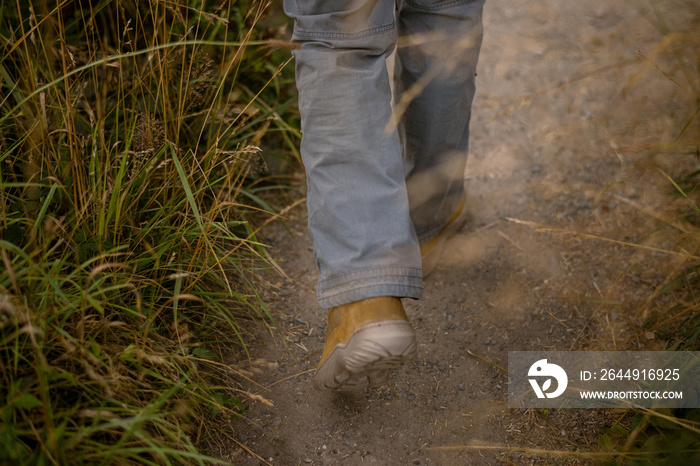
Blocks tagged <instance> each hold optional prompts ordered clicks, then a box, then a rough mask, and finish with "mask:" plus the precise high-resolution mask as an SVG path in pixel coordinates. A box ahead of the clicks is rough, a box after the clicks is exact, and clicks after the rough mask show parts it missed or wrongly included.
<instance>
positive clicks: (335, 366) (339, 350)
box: [314, 321, 417, 390]
mask: <svg viewBox="0 0 700 466" xmlns="http://www.w3.org/2000/svg"><path fill="white" fill-rule="evenodd" d="M416 352H417V345H416V336H415V332H414V331H413V327H411V324H409V323H408V322H403V321H385V322H377V323H373V324H370V325H366V326H364V327H362V328H360V329H358V330H356V331H355V333H353V334H352V336H351V337H350V339H349V340H348V343H347V344H345V345H343V344H338V345H336V347H335V348H333V351H332V352H331V354H330V355H329V356H328V358H326V360H325V361H324V362H323V364H322V365H321V366H320V367H319V368H318V370H317V371H316V375H315V377H314V387H315V388H316V389H318V390H328V389H361V388H370V387H377V386H380V385H383V384H385V383H386V381H387V379H388V378H389V371H390V370H391V369H396V368H398V367H400V366H401V365H402V364H404V363H405V362H407V361H409V360H411V359H412V358H414V357H415V355H416Z"/></svg>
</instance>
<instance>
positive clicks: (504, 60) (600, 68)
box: [219, 0, 675, 465]
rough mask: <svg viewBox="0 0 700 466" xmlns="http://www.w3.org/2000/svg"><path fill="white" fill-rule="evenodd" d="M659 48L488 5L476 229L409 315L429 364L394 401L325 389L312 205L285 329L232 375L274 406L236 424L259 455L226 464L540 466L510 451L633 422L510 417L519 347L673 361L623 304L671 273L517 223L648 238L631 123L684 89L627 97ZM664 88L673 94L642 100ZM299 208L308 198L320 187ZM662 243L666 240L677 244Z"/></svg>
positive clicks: (610, 6)
mask: <svg viewBox="0 0 700 466" xmlns="http://www.w3.org/2000/svg"><path fill="white" fill-rule="evenodd" d="M659 38H660V36H659V34H658V32H657V31H656V30H655V29H654V28H653V27H652V26H651V25H650V24H649V23H648V22H647V21H646V20H645V19H643V18H642V16H641V15H640V14H639V13H638V12H637V11H635V9H633V8H631V6H630V4H629V3H627V2H623V1H609V0H591V1H587V2H581V1H575V0H541V1H534V2H533V1H525V0H489V1H488V2H487V4H486V7H485V37H484V44H483V49H482V53H481V58H480V66H479V69H478V78H477V80H478V81H477V86H478V87H477V97H476V100H475V102H474V109H473V117H472V123H471V130H472V133H471V134H472V139H471V145H470V156H469V157H470V158H469V163H468V167H467V173H466V176H467V189H468V202H469V206H470V215H471V216H470V219H469V221H468V222H467V223H466V225H465V226H464V228H463V229H462V230H461V231H460V232H459V234H458V235H457V236H456V237H454V238H453V239H452V240H450V241H449V242H448V243H447V247H446V251H447V254H445V256H444V262H443V264H442V265H440V266H439V267H438V268H437V269H436V271H435V272H433V274H432V275H430V276H429V278H428V279H427V280H426V282H425V296H424V298H423V299H422V300H420V301H410V300H405V301H404V303H405V306H406V309H407V313H408V315H409V318H410V320H411V322H412V324H413V325H414V327H415V329H416V332H417V338H418V342H419V353H418V357H417V358H416V360H415V361H414V362H413V363H412V364H410V365H408V366H406V367H404V368H402V369H401V370H400V371H397V372H396V373H394V374H392V376H391V378H390V382H389V385H388V386H387V387H384V388H381V389H377V390H370V391H366V392H346V393H332V392H317V391H314V390H312V388H311V377H312V375H313V369H314V368H315V366H316V364H317V362H318V360H319V358H320V352H321V349H322V347H323V336H324V331H325V312H323V311H322V310H320V309H319V308H318V305H317V302H316V298H315V285H316V279H317V270H316V266H315V263H314V258H313V252H312V248H311V242H310V240H309V238H308V234H307V230H306V214H305V205H304V204H302V205H301V206H300V207H298V208H295V209H294V210H292V211H291V212H290V213H289V220H288V221H287V222H286V225H287V227H288V228H289V230H290V231H288V230H286V229H285V228H283V227H282V226H281V225H279V224H277V225H274V226H273V227H272V228H270V229H268V231H267V232H266V236H265V241H267V242H268V244H271V245H272V246H273V249H272V251H271V255H272V257H275V258H279V259H280V262H279V266H280V268H281V269H283V270H284V272H285V273H286V274H287V275H288V278H285V277H282V276H280V275H275V276H271V275H266V276H265V277H264V278H265V280H268V281H270V282H271V283H272V284H273V286H272V287H271V291H270V294H269V296H268V297H267V298H266V301H267V303H268V305H269V307H270V308H271V309H272V310H273V312H274V315H275V318H276V321H277V323H278V325H279V330H280V332H281V335H280V333H279V332H277V331H276V330H274V331H272V332H270V331H269V330H268V329H267V328H265V326H263V325H262V324H260V325H259V326H258V327H257V328H256V329H254V330H253V331H252V333H251V335H250V336H249V338H248V342H247V344H248V349H249V351H250V353H251V357H252V360H254V362H253V364H252V365H251V364H249V362H248V361H249V360H248V359H247V358H246V356H245V355H244V354H239V355H238V357H237V359H236V358H233V359H231V360H230V361H228V362H229V363H230V364H232V365H234V366H238V367H241V368H245V369H246V370H247V371H249V372H252V373H254V374H255V383H249V384H248V385H247V386H246V387H245V388H246V389H247V390H248V391H249V392H250V393H254V394H258V395H260V396H262V397H264V398H265V399H266V400H269V401H271V402H272V403H274V406H273V407H270V406H266V405H264V404H263V403H257V402H251V407H250V409H249V411H248V412H247V414H246V416H245V418H244V420H243V421H236V422H234V423H233V424H232V431H233V432H237V433H236V434H234V435H237V440H238V442H240V443H242V444H245V445H246V446H247V448H248V449H250V450H252V451H253V452H255V453H257V454H258V455H259V456H260V458H261V459H260V458H253V457H251V456H249V455H248V454H247V453H245V452H244V451H243V450H241V449H240V448H239V447H238V446H237V445H235V444H230V447H228V448H226V447H222V450H221V451H220V452H219V454H220V455H221V457H222V458H224V459H227V460H229V461H231V462H232V463H235V464H264V462H269V463H271V464H284V465H294V464H349V465H355V464H382V465H384V464H386V465H398V464H441V465H453V464H454V465H462V464H475V465H482V464H483V465H488V464H504V463H505V462H506V459H507V460H508V461H511V462H512V463H515V464H533V463H535V464H539V463H540V462H542V461H544V459H543V458H544V457H545V456H546V455H544V454H542V453H538V452H525V453H522V452H521V453H513V454H508V447H510V446H517V447H525V448H532V449H556V450H566V451H581V450H583V449H587V448H593V449H595V448H596V442H597V440H598V438H599V436H600V430H601V429H603V428H605V427H606V426H610V425H612V424H613V423H615V422H625V412H624V411H615V410H607V411H602V410H600V411H595V412H593V411H592V410H580V411H574V410H571V411H568V412H561V413H551V415H550V417H548V418H547V419H544V418H543V417H541V416H539V415H537V414H536V413H534V412H532V411H513V412H511V411H510V410H509V409H508V407H507V385H506V381H507V377H506V374H505V373H504V371H503V370H501V368H505V367H507V352H508V351H515V350H542V349H556V350H570V349H615V348H621V347H623V345H624V344H626V345H628V346H627V347H629V345H634V347H635V348H647V349H656V348H657V347H656V346H654V345H655V344H656V342H655V341H654V340H647V339H641V340H640V339H634V340H633V341H632V343H625V342H626V341H627V340H628V339H629V338H630V337H632V336H634V335H635V333H636V332H637V331H638V328H637V327H635V325H637V322H635V321H633V320H632V319H631V318H629V319H628V318H623V315H622V313H623V312H624V311H625V310H626V309H628V308H626V307H625V306H624V305H623V303H624V301H625V299H628V298H629V296H630V293H632V294H633V295H634V293H637V294H638V295H639V296H638V298H641V297H643V296H644V295H645V293H646V294H648V293H649V292H650V290H653V287H654V286H655V284H656V283H657V281H655V280H657V278H656V277H645V276H642V275H643V273H644V272H643V271H642V270H645V269H644V267H645V266H647V265H648V263H649V261H650V260H651V259H653V260H655V261H656V260H658V261H661V262H663V260H666V259H665V258H659V257H655V256H654V257H650V256H649V255H645V254H643V253H640V252H639V251H637V250H634V249H630V248H624V247H621V246H618V245H613V244H609V243H604V242H595V241H590V240H581V239H578V238H571V237H567V236H563V235H558V234H552V233H542V232H538V231H535V229H533V228H531V227H529V226H525V225H521V224H516V223H513V222H511V221H509V220H507V218H516V219H522V220H527V221H532V222H536V223H540V224H546V225H551V226H555V227H558V228H563V229H571V230H576V231H585V232H588V233H591V234H596V235H600V236H606V237H617V238H623V239H625V240H634V239H635V238H629V237H628V236H626V233H625V229H626V228H629V227H630V226H631V225H633V224H635V225H636V223H635V222H642V221H643V220H642V219H640V218H642V217H643V215H642V214H640V212H639V210H638V209H635V208H633V207H631V206H632V205H633V204H634V203H638V204H645V203H646V204H647V205H650V204H653V200H654V196H658V195H659V194H658V193H659V190H660V189H659V188H657V187H655V186H658V185H659V184H660V183H659V180H658V179H657V178H658V177H656V178H654V176H655V175H653V174H652V175H649V174H648V172H647V171H645V169H644V167H641V168H640V167H639V165H638V164H636V163H635V160H633V159H632V158H631V157H628V156H627V155H626V154H625V153H624V151H623V150H622V149H619V148H620V147H622V146H624V145H625V144H626V143H627V142H628V141H629V140H634V141H639V138H640V137H642V138H643V137H645V136H643V135H642V136H640V134H637V133H636V131H637V130H636V129H635V127H634V125H635V124H640V125H643V124H644V121H643V118H642V117H641V116H639V115H638V114H637V112H648V111H654V107H653V105H655V104H654V102H657V101H661V102H664V99H665V100H666V101H667V102H666V103H665V104H672V103H673V99H674V98H675V97H674V94H673V92H674V91H673V90H672V89H671V87H672V86H673V85H672V84H669V83H668V80H666V79H658V80H654V79H655V78H652V77H649V75H650V74H649V73H647V74H645V75H644V77H643V78H644V79H648V80H649V82H648V83H647V84H646V86H647V87H646V88H644V87H643V88H642V89H641V90H638V91H636V92H637V93H636V94H635V91H634V89H633V90H629V89H628V91H629V92H628V94H627V95H626V97H624V98H623V97H622V91H623V88H624V87H625V85H626V84H628V82H629V78H630V77H631V76H632V75H633V73H635V72H636V71H638V70H639V67H640V61H641V59H640V57H639V55H638V54H637V48H636V47H640V48H641V49H643V50H649V49H650V48H652V47H653V45H654V44H655V43H657V42H658V41H659ZM650 89H651V90H652V91H650ZM650 92H653V93H654V95H656V96H657V97H659V98H658V99H656V100H654V101H653V102H652V101H649V102H647V101H645V100H644V99H645V96H648V95H649V93H650ZM669 99H670V100H669ZM625 106H630V108H629V110H625ZM611 107H612V110H613V111H612V113H611ZM614 107H618V109H621V110H620V111H617V112H615V111H614V110H615V108H614ZM628 120H629V121H628ZM649 128H650V127H647V128H646V130H647V131H649V133H650V134H649V135H648V137H655V136H654V135H653V134H651V133H653V131H652V130H650V129H649ZM635 138H636V139H635ZM651 178H654V179H651ZM619 180H626V181H624V182H621V183H617V184H614V183H615V182H617V181H619ZM300 184H303V183H300ZM611 186H612V187H611ZM288 195H289V199H288V201H289V203H291V202H292V201H293V200H295V199H298V198H300V197H303V188H299V189H298V190H297V191H293V192H291V193H289V194H288ZM625 200H627V201H629V202H624V201H625ZM644 221H646V220H644ZM290 232H291V234H290ZM630 234H631V233H630ZM646 240H649V241H652V240H650V239H649V238H646ZM653 241H654V242H655V243H654V244H656V245H659V246H667V243H665V241H668V239H667V238H664V237H663V235H661V236H659V237H656V238H653ZM635 280H637V281H635ZM282 338H284V342H283V341H282ZM487 361H488V362H487ZM241 423H242V426H241ZM263 459H264V461H263ZM563 463H571V464H578V463H577V460H576V459H572V458H569V459H565V460H563Z"/></svg>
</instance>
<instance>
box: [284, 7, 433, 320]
mask: <svg viewBox="0 0 700 466" xmlns="http://www.w3.org/2000/svg"><path fill="white" fill-rule="evenodd" d="M394 8H395V3H394V1H393V0H313V1H305V0H285V11H286V12H287V14H288V15H289V16H291V17H293V18H294V20H295V25H294V35H293V41H295V42H296V43H298V44H299V45H300V48H299V49H297V50H295V51H294V55H295V57H296V80H297V87H298V89H299V111H300V113H301V119H302V142H301V154H302V159H303V162H304V165H305V169H306V173H307V183H308V193H307V204H308V210H309V232H310V234H311V237H312V240H313V244H314V251H315V253H316V259H317V263H318V267H319V270H320V278H319V284H318V300H319V304H320V305H321V307H324V308H330V307H333V306H339V305H343V304H347V303H351V302H355V301H358V300H362V299H366V298H371V297H378V296H394V297H410V298H419V297H420V296H421V294H422V290H423V288H422V286H423V285H422V276H421V265H420V251H419V247H418V241H417V238H416V235H415V232H414V230H413V228H412V223H411V219H410V216H409V208H408V197H407V192H406V185H405V179H404V171H403V166H402V155H401V149H400V142H399V138H398V135H397V133H396V131H394V132H387V131H386V130H385V128H386V126H387V123H388V122H389V120H390V118H391V94H390V85H389V78H388V73H387V69H386V58H387V56H388V55H389V54H390V53H391V52H392V50H393V48H394V46H395V41H396V24H395V19H394Z"/></svg>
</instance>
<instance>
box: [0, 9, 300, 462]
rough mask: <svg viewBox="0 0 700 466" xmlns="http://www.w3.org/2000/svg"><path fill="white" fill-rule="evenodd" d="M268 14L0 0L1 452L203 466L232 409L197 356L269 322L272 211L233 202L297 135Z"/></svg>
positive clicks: (32, 457) (1, 455) (19, 457)
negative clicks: (271, 44) (259, 219)
mask: <svg viewBox="0 0 700 466" xmlns="http://www.w3.org/2000/svg"><path fill="white" fill-rule="evenodd" d="M266 6H267V4H266V3H257V2H252V1H250V2H242V3H241V2H233V1H225V2H210V1H202V2H187V3H183V2H178V1H172V2H169V1H168V2H161V1H154V2H139V1H136V0H103V1H92V0H82V1H76V2H66V1H63V2H61V1H37V2H0V47H1V48H0V212H1V213H2V215H1V216H0V374H2V376H1V377H2V379H1V380H0V463H2V464H84V463H87V464H107V463H119V464H136V463H139V464H164V463H167V464H170V463H172V462H175V463H199V464H203V463H204V462H205V461H208V460H207V458H206V457H205V456H204V455H203V454H201V453H199V452H198V448H197V446H198V444H199V443H200V442H201V441H202V440H204V439H206V438H207V436H208V435H209V434H210V433H211V432H210V431H211V429H212V426H213V422H212V420H213V418H214V417H215V416H222V418H221V419H228V418H230V417H232V416H233V417H235V416H237V415H240V412H241V411H242V410H243V409H244V406H243V404H242V402H241V401H240V400H239V399H237V398H236V396H235V388H234V387H233V383H232V382H231V380H230V379H229V376H228V372H227V370H226V368H225V367H224V365H223V364H220V363H219V359H220V358H219V356H220V355H217V354H215V352H214V351H212V349H211V348H214V349H216V344H217V343H227V344H235V343H236V342H235V341H232V339H231V336H232V335H234V336H235V335H238V340H239V341H238V343H240V344H242V340H241V339H240V328H239V326H238V323H237V319H240V318H241V317H245V316H248V315H253V314H262V315H263V317H265V318H266V319H268V322H272V320H271V319H272V317H271V316H270V314H269V312H268V311H267V310H266V308H265V306H264V304H263V303H262V301H261V300H260V299H259V297H258V294H257V292H256V290H255V289H254V288H253V286H252V285H251V283H250V282H249V280H248V279H247V278H246V271H247V270H248V268H250V267H253V266H255V264H256V263H258V264H259V263H261V262H260V261H261V259H262V257H263V255H264V251H263V249H262V248H263V245H261V244H260V243H259V242H258V241H257V239H256V235H255V233H256V229H255V228H254V227H253V226H252V225H251V224H250V223H249V222H248V221H247V220H246V219H247V214H249V213H251V212H253V211H264V210H267V209H270V207H269V206H268V205H266V204H264V203H263V205H260V206H245V205H243V204H242V203H241V202H239V201H238V200H237V199H238V198H239V197H240V196H241V195H246V196H247V197H248V198H250V199H255V200H259V197H257V196H256V195H255V192H256V189H267V188H265V187H260V186H258V187H257V188H256V187H255V186H253V187H251V185H250V183H249V181H250V179H251V177H255V176H258V169H257V168H256V167H258V166H259V165H260V151H261V150H260V148H259V146H260V144H261V140H262V137H263V135H266V137H267V135H269V134H272V137H276V138H278V140H279V146H285V145H286V146H287V147H288V148H289V150H290V151H291V152H294V149H293V147H294V144H293V138H294V137H296V136H297V134H296V133H295V131H294V130H293V129H292V127H291V126H290V125H289V124H287V123H286V122H284V121H283V120H282V118H280V115H279V113H278V112H282V111H284V110H285V109H287V108H289V107H290V106H291V103H292V102H293V101H294V100H293V99H294V96H293V95H290V96H286V95H285V87H284V85H285V82H284V77H283V73H280V69H277V68H276V66H275V65H273V63H281V62H282V60H280V59H279V57H275V60H273V59H271V54H272V53H273V52H270V51H269V50H264V49H259V50H257V51H251V50H250V49H249V47H251V46H252V45H259V44H261V43H262V42H260V41H257V42H255V41H253V39H254V38H255V36H254V34H258V33H257V32H254V29H253V28H254V27H255V25H256V24H257V22H258V21H259V20H260V19H261V18H262V16H263V13H264V10H265V7H266ZM251 89H258V90H259V91H256V92H253V91H252V90H251ZM246 180H248V183H246ZM258 181H259V180H258ZM258 184H259V183H258ZM261 202H262V201H261ZM263 263H264V262H263ZM234 339H235V337H234ZM207 346H209V347H207ZM219 424H221V425H222V426H225V425H226V424H227V423H226V422H223V423H221V422H220V423H219Z"/></svg>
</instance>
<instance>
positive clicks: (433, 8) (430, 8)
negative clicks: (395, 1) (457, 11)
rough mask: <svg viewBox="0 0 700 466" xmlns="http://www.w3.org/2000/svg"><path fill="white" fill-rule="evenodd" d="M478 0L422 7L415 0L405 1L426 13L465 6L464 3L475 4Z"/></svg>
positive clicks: (455, 0)
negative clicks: (460, 5)
mask: <svg viewBox="0 0 700 466" xmlns="http://www.w3.org/2000/svg"><path fill="white" fill-rule="evenodd" d="M476 1H477V0H453V1H451V2H446V3H441V4H439V5H433V6H430V5H421V4H420V3H417V2H416V1H414V0H405V2H406V3H407V4H409V5H411V6H412V7H413V8H415V9H416V10H424V11H440V10H444V9H445V8H449V7H451V6H455V5H459V4H463V3H474V2H476Z"/></svg>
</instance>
